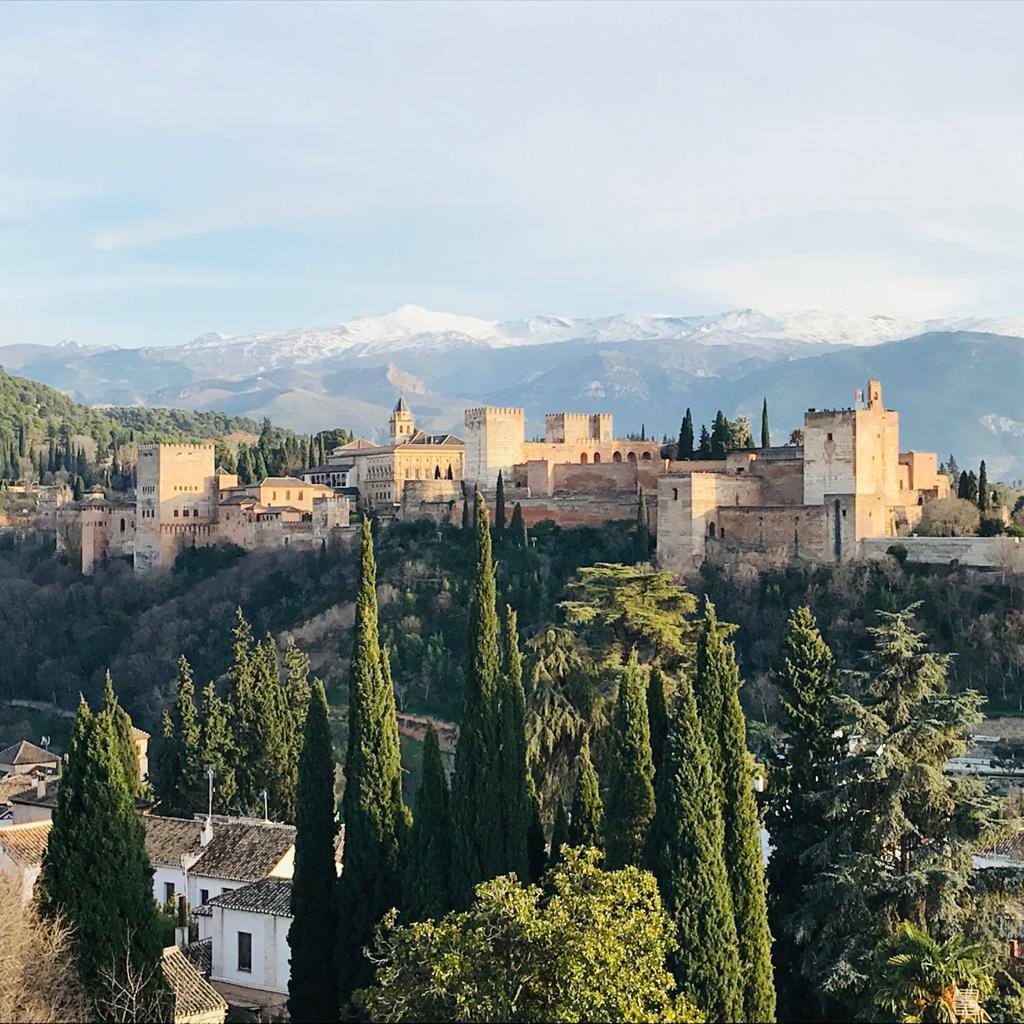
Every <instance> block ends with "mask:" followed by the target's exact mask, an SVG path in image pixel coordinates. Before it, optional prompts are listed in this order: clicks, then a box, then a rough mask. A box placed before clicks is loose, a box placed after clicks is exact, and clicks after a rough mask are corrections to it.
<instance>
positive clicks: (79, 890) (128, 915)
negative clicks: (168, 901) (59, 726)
mask: <svg viewBox="0 0 1024 1024" xmlns="http://www.w3.org/2000/svg"><path fill="white" fill-rule="evenodd" d="M38 894H39V900H40V908H41V909H42V911H43V913H44V914H46V915H47V916H54V915H57V914H60V915H62V916H63V918H64V920H65V921H66V922H67V923H68V924H69V925H71V926H72V928H73V929H74V943H75V950H76V953H77V962H78V969H79V971H80V972H81V975H82V978H83V981H84V982H85V983H86V987H87V989H88V990H89V991H90V993H92V994H93V997H94V1000H95V1002H96V1004H97V1007H102V1006H103V1004H104V1003H105V1002H106V1001H107V1000H108V999H109V998H110V996H111V995H112V990H111V988H112V986H116V985H117V984H118V983H119V982H124V981H125V980H126V974H125V968H126V964H128V965H130V968H131V970H132V972H133V974H134V975H135V976H136V977H139V978H141V979H143V981H144V982H145V985H146V988H147V989H148V990H150V991H151V995H152V997H154V998H155V997H158V995H159V992H160V990H161V989H162V983H161V982H160V980H159V979H160V972H159V966H160V951H161V943H160V933H159V927H158V924H157V915H156V905H155V903H154V901H153V869H152V866H151V865H150V862H149V857H148V856H147V855H146V846H145V829H144V827H143V824H142V819H141V818H140V817H139V815H138V814H137V813H136V811H135V806H134V801H133V799H132V795H131V792H130V790H129V787H128V782H127V780H126V779H125V774H124V766H123V762H122V759H121V757H120V756H119V753H118V750H117V740H116V738H115V735H114V727H113V724H112V722H111V720H110V717H109V716H108V715H105V714H99V715H93V714H92V713H91V712H90V710H89V707H88V705H87V704H86V703H85V701H84V700H82V701H81V702H80V704H79V707H78V714H77V715H76V717H75V725H74V729H73V732H72V736H71V743H70V747H69V750H68V760H67V767H66V770H65V773H64V777H63V780H62V782H61V792H60V801H59V802H58V804H57V807H56V809H55V810H54V812H53V827H52V828H51V830H50V835H49V838H48V841H47V846H46V850H45V851H44V853H43V863H42V871H41V873H40V877H39V882H38ZM100 1012H102V1011H100Z"/></svg>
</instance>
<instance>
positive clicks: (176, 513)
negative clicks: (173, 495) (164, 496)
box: [174, 509, 178, 519]
mask: <svg viewBox="0 0 1024 1024" xmlns="http://www.w3.org/2000/svg"><path fill="white" fill-rule="evenodd" d="M174 518H175V519H177V518H178V510H177V509H175V510H174Z"/></svg>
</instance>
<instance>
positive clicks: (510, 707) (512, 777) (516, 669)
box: [494, 607, 537, 882]
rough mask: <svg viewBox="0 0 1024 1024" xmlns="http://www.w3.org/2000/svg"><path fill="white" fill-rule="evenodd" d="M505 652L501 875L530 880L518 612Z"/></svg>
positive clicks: (529, 791) (510, 617)
mask: <svg viewBox="0 0 1024 1024" xmlns="http://www.w3.org/2000/svg"><path fill="white" fill-rule="evenodd" d="M503 640H504V643H503V644H502V654H503V655H504V665H503V666H502V668H503V671H502V672H501V675H500V678H499V682H498V716H499V721H498V739H499V744H500V758H499V765H498V767H499V771H500V789H499V790H498V792H497V793H496V794H494V797H495V798H496V799H497V801H498V806H499V810H500V813H501V815H502V823H503V826H504V832H505V837H504V848H505V849H504V867H503V869H502V870H501V872H500V874H507V873H508V872H510V871H514V872H515V873H516V874H517V875H518V876H519V878H520V880H522V881H524V882H529V881H530V861H529V853H528V848H527V839H528V836H529V832H530V820H531V817H532V814H533V808H534V804H535V803H536V802H537V794H536V792H535V791H534V786H533V776H532V775H531V773H530V767H529V765H528V764H527V760H526V695H525V693H524V691H523V659H522V655H521V654H520V651H519V633H518V626H517V619H516V613H515V611H514V610H513V609H512V608H509V607H506V609H505V628H504V631H503Z"/></svg>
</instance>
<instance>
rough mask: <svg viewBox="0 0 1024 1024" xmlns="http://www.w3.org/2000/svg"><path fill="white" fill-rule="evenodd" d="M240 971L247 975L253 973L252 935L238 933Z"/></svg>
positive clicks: (249, 933)
mask: <svg viewBox="0 0 1024 1024" xmlns="http://www.w3.org/2000/svg"><path fill="white" fill-rule="evenodd" d="M238 969H239V970H240V971H245V972H246V973H251V972H252V933H251V932H239V933H238Z"/></svg>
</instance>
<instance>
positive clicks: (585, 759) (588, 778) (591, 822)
mask: <svg viewBox="0 0 1024 1024" xmlns="http://www.w3.org/2000/svg"><path fill="white" fill-rule="evenodd" d="M569 844H570V845H571V846H592V847H594V849H596V850H600V849H603V847H604V808H603V806H602V804H601V789H600V786H599V784H598V780H597V772H596V771H594V762H593V761H591V760H590V741H589V740H588V739H587V736H586V733H584V735H583V743H582V744H581V745H580V752H579V755H578V756H577V758H576V786H575V788H574V790H573V796H572V815H571V817H570V818H569Z"/></svg>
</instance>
